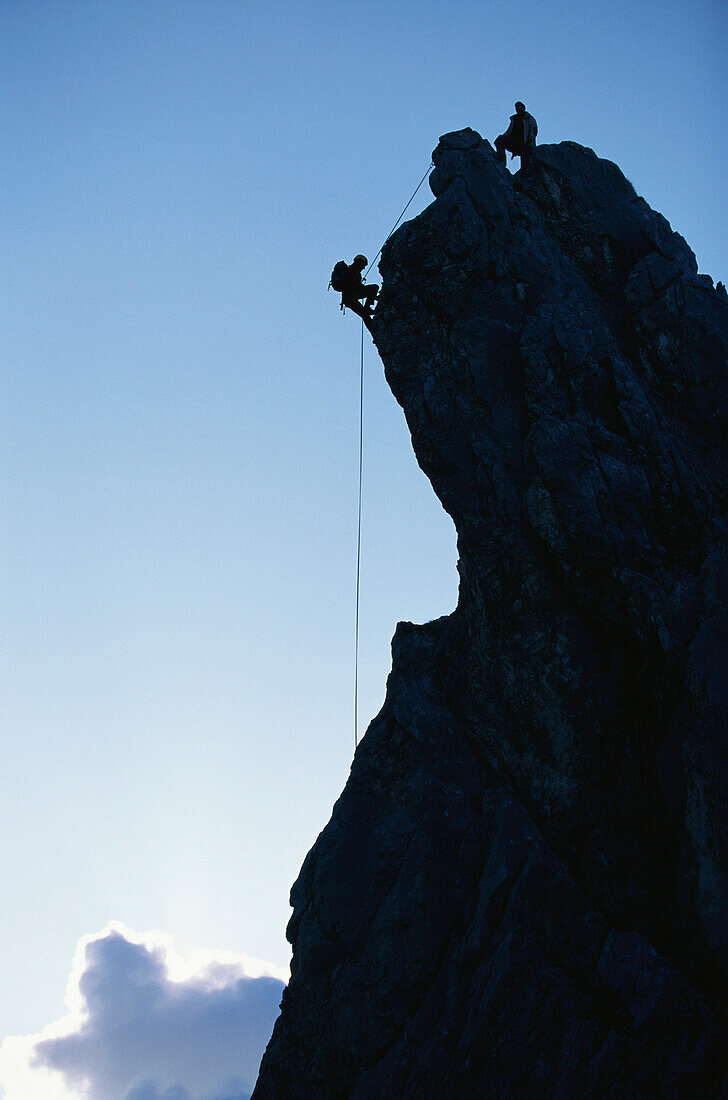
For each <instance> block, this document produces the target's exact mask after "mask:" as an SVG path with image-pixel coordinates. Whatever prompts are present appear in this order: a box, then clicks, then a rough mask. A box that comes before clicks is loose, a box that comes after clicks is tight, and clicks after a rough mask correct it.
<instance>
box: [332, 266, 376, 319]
mask: <svg viewBox="0 0 728 1100" xmlns="http://www.w3.org/2000/svg"><path fill="white" fill-rule="evenodd" d="M368 262H369V261H368V260H367V258H366V256H362V255H359V256H355V257H354V262H353V263H351V264H347V263H344V261H343V260H340V261H339V263H338V264H336V267H335V268H334V270H333V272H332V275H331V285H332V287H333V288H334V290H340V291H341V307H342V309H343V308H345V307H346V308H347V309H350V310H352V311H353V312H354V313H356V314H358V316H359V317H361V319H362V320H363V322H364V324H365V325H366V326H367V328H371V325H370V321H371V319H372V314H373V313H374V302H375V301H376V298H377V295H378V294H379V287H378V286H377V284H376V283H369V284H368V285H365V284H364V283H363V281H362V272H363V271H364V268H365V267H366V266H367V264H368ZM362 300H363V303H364V304H363V305H362Z"/></svg>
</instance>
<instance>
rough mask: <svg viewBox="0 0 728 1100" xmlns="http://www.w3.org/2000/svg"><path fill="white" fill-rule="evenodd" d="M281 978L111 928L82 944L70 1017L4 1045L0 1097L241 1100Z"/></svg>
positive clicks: (250, 962)
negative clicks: (186, 953) (185, 954)
mask: <svg viewBox="0 0 728 1100" xmlns="http://www.w3.org/2000/svg"><path fill="white" fill-rule="evenodd" d="M286 979H287V974H285V973H284V972H283V971H281V970H280V969H277V968H276V967H273V966H270V965H269V964H266V963H264V962H262V961H261V960H259V959H251V958H249V957H248V956H246V955H237V954H233V953H231V952H214V951H198V952H195V954H194V955H193V956H192V957H191V958H190V959H187V960H184V959H182V958H181V957H180V956H179V955H178V954H177V952H176V951H175V950H174V947H173V945H172V941H171V939H170V937H169V936H166V935H164V934H163V933H160V932H145V933H143V934H138V933H135V932H132V931H131V930H130V929H128V928H125V927H124V926H123V925H121V924H118V923H116V922H114V923H112V924H109V925H107V927H106V928H105V929H104V930H103V931H102V932H99V933H97V934H96V935H92V936H84V937H83V938H82V939H81V940H79V943H78V946H77V949H76V953H75V956H74V961H73V968H72V971H71V976H70V979H69V983H68V988H67V991H66V1005H67V1007H68V1009H69V1012H68V1015H67V1016H65V1017H64V1018H63V1019H62V1020H58V1021H56V1022H55V1023H53V1024H49V1025H48V1027H46V1028H45V1029H44V1030H43V1032H42V1033H41V1034H40V1035H25V1036H14V1037H10V1038H7V1039H5V1041H4V1042H3V1043H2V1045H1V1046H0V1085H2V1086H3V1088H4V1089H5V1100H247V1097H248V1095H249V1093H250V1091H251V1090H252V1087H253V1084H254V1083H255V1078H256V1076H257V1072H258V1065H259V1063H260V1059H261V1056H262V1054H263V1050H264V1049H265V1045H266V1043H267V1041H268V1038H269V1037H270V1033H271V1030H272V1028H273V1023H274V1021H275V1018H276V1016H277V1015H278V1006H279V1004H280V999H281V993H282V992H283V983H284V981H285V980H286Z"/></svg>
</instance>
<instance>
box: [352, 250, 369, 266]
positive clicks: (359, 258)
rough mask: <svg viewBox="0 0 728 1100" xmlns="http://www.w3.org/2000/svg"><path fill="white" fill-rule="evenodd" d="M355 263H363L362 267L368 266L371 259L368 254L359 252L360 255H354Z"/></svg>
mask: <svg viewBox="0 0 728 1100" xmlns="http://www.w3.org/2000/svg"><path fill="white" fill-rule="evenodd" d="M354 263H355V264H361V266H362V267H366V266H367V264H368V263H369V260H368V259H367V258H366V256H362V254H361V253H359V255H358V256H355V257H354Z"/></svg>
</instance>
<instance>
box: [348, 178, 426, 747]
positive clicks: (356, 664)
mask: <svg viewBox="0 0 728 1100" xmlns="http://www.w3.org/2000/svg"><path fill="white" fill-rule="evenodd" d="M432 167H433V164H432V161H430V163H429V165H428V166H427V171H426V172H425V174H424V176H423V177H422V179H421V180H420V182H419V183H418V184H417V186H416V187H415V189H414V191H413V192H412V194H411V195H410V197H409V199H408V200H407V205H406V206H405V208H404V209H403V211H402V213H401V214H400V215H399V217H398V218H397V220H396V222H395V223H394V225H393V226H392V228H391V229H390V231H389V233H388V234H387V236H386V237H385V239H384V241H383V242H382V247H381V248H380V249H379V251H378V252H377V254H376V256H375V257H374V259H373V260H372V262H371V263H370V264H369V267H368V268H367V269H366V271H365V272H364V278H365V279H366V277H367V275H368V274H369V272H370V271H371V269H372V268H373V267H374V265H375V263H376V262H377V260H378V259H379V257H380V256H381V254H382V250H383V249H384V246H385V244H386V243H387V241H388V240H389V238H390V237H391V236H392V234H393V233H394V231H395V229H396V228H397V226H398V225H399V223H400V222H401V221H402V218H403V217H404V216H405V214H406V213H407V211H408V210H409V208H410V206H411V204H412V202H413V201H414V198H415V195H416V194H417V192H418V191H419V189H420V187H422V184H423V183H424V182H425V180H426V179H427V177H428V176H429V174H430V168H432ZM363 471H364V319H363V318H362V322H361V349H360V354H359V503H358V515H357V529H356V616H355V626H354V750H355V751H356V748H357V746H358V744H359V597H360V591H361V497H362V493H361V488H362V476H363Z"/></svg>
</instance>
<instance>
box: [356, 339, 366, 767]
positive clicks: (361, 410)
mask: <svg viewBox="0 0 728 1100" xmlns="http://www.w3.org/2000/svg"><path fill="white" fill-rule="evenodd" d="M363 459H364V321H363V320H362V323H361V354H360V355H359V515H358V518H357V528H356V625H355V629H354V632H355V636H356V641H355V643H354V751H356V747H357V745H358V744H359V592H360V589H361V583H360V582H361V484H362V473H363V470H364V461H363Z"/></svg>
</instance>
